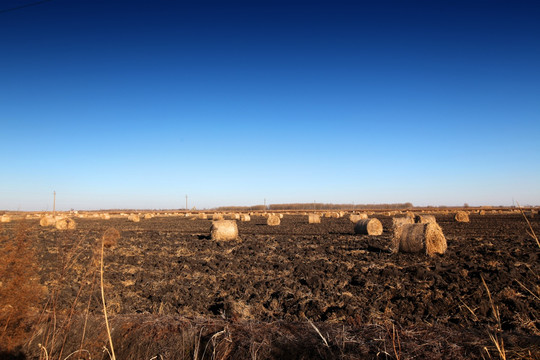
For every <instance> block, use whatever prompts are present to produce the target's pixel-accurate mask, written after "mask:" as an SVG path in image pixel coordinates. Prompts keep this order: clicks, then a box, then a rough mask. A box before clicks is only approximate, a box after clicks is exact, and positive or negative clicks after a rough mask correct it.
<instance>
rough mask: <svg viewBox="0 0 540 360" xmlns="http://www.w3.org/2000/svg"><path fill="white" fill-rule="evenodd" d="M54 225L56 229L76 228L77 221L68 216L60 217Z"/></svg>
mask: <svg viewBox="0 0 540 360" xmlns="http://www.w3.org/2000/svg"><path fill="white" fill-rule="evenodd" d="M55 226H56V228H57V229H58V230H75V229H76V228H77V223H76V222H75V220H73V219H70V218H61V219H59V220H57V221H56V224H55Z"/></svg>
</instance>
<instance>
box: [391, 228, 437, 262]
mask: <svg viewBox="0 0 540 360" xmlns="http://www.w3.org/2000/svg"><path fill="white" fill-rule="evenodd" d="M392 243H393V248H394V251H395V252H400V251H401V252H408V253H417V252H425V253H426V254H427V255H429V256H432V255H434V254H444V252H445V251H446V248H447V245H446V238H445V237H444V234H443V232H442V229H441V227H440V226H439V225H438V224H436V223H427V224H407V225H402V226H398V227H396V228H395V229H394V237H393V239H392Z"/></svg>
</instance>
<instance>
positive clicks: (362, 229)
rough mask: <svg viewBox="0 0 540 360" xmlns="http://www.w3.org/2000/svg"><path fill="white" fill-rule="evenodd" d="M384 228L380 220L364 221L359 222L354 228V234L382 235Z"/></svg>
mask: <svg viewBox="0 0 540 360" xmlns="http://www.w3.org/2000/svg"><path fill="white" fill-rule="evenodd" d="M382 232H383V226H382V224H381V222H380V221H379V220H378V219H375V218H372V219H362V220H358V222H357V223H356V225H355V226H354V233H355V234H360V235H381V234H382Z"/></svg>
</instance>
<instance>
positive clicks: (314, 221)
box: [308, 214, 321, 224]
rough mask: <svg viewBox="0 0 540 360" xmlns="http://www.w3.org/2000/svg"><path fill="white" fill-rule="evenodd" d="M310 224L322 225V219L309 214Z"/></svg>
mask: <svg viewBox="0 0 540 360" xmlns="http://www.w3.org/2000/svg"><path fill="white" fill-rule="evenodd" d="M308 222H309V223H310V224H320V223H321V217H320V215H318V214H309V215H308Z"/></svg>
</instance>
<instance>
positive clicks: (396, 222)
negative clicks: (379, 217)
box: [392, 216, 414, 229]
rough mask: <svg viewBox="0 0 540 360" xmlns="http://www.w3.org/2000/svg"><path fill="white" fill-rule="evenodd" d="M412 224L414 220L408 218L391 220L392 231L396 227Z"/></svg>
mask: <svg viewBox="0 0 540 360" xmlns="http://www.w3.org/2000/svg"><path fill="white" fill-rule="evenodd" d="M409 224H414V219H413V218H411V217H409V216H402V217H395V218H392V226H393V227H394V229H395V228H396V227H398V226H402V225H409Z"/></svg>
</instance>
